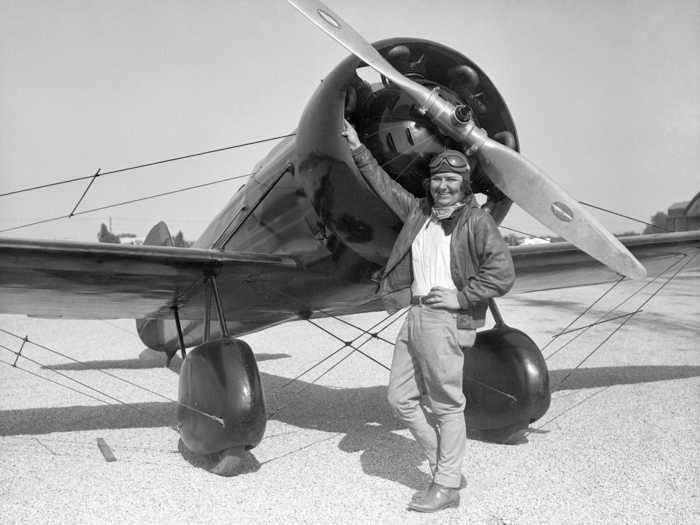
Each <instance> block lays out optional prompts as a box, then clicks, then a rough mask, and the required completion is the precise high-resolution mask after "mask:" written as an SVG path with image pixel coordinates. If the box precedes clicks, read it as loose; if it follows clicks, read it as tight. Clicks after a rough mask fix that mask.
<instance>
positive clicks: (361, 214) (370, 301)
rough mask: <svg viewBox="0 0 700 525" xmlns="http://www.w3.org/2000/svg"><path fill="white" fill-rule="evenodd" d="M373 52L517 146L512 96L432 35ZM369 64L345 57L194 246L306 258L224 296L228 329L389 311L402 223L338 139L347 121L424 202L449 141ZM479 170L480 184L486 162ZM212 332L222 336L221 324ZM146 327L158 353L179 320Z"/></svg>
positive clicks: (191, 338) (192, 338) (499, 207)
mask: <svg viewBox="0 0 700 525" xmlns="http://www.w3.org/2000/svg"><path fill="white" fill-rule="evenodd" d="M375 46H376V47H377V48H378V49H379V50H380V52H382V53H385V54H386V55H387V56H389V57H392V56H393V57H394V61H395V63H396V65H397V67H399V68H404V70H405V69H406V68H408V69H409V70H410V71H408V73H410V74H412V75H413V76H414V78H418V79H419V80H420V81H421V82H423V83H424V84H425V85H429V86H431V87H434V88H436V89H441V90H442V91H441V95H442V96H449V97H451V98H452V99H455V98H456V99H458V100H460V101H461V102H464V103H467V104H471V105H472V106H473V108H474V111H475V114H477V115H479V118H480V120H481V122H480V124H481V125H482V126H483V127H484V128H485V129H486V130H487V131H488V132H489V133H490V134H492V135H498V134H499V133H505V134H506V135H507V138H508V139H509V140H510V141H511V142H512V144H510V145H511V147H514V148H517V138H516V134H515V128H514V125H513V122H512V119H511V118H510V114H509V112H508V110H507V108H506V106H505V103H504V102H503V99H502V98H501V97H500V94H499V93H498V91H497V90H496V89H495V87H494V86H493V84H492V83H491V81H490V80H489V79H488V77H487V76H486V75H485V74H484V73H483V72H482V71H481V70H480V69H479V68H478V67H477V66H476V65H475V64H474V63H473V62H471V61H470V60H468V59H467V58H466V57H464V56H463V55H461V54H459V53H457V52H456V51H454V50H451V49H449V48H447V47H444V46H441V45H439V44H436V43H434V42H429V41H424V40H417V39H391V40H385V41H382V42H378V43H377V44H375ZM397 50H398V52H397ZM396 57H398V58H396ZM416 64H420V65H418V66H417V65H416ZM362 67H363V64H361V63H360V62H359V60H358V59H356V58H354V57H348V58H347V59H346V60H344V61H343V62H342V63H340V64H339V65H338V66H337V67H336V68H335V69H334V70H333V71H332V72H331V73H330V74H329V75H328V76H327V77H326V78H325V79H324V81H323V82H322V83H321V85H320V86H319V87H318V88H317V90H316V92H315V93H314V94H313V96H312V97H311V99H310V101H309V102H308V104H307V106H306V109H305V111H304V113H303V115H302V117H301V120H300V123H299V127H298V129H297V131H296V134H295V136H292V137H288V138H286V139H284V140H283V141H282V142H281V143H280V144H278V145H277V146H276V147H275V148H274V149H273V150H272V151H270V153H269V154H268V155H267V156H266V157H265V158H264V159H263V160H262V161H261V162H259V163H258V165H257V166H256V167H255V168H254V171H253V174H252V175H251V177H250V179H249V180H248V182H247V183H246V184H245V186H243V187H242V188H240V189H239V190H238V191H237V193H235V194H234V195H233V196H232V198H231V199H230V201H229V202H228V204H227V205H226V206H225V207H224V209H223V210H221V211H220V212H219V213H218V214H217V216H216V217H215V218H214V220H213V221H212V223H211V224H210V225H209V226H208V227H207V228H206V229H205V231H204V232H203V234H202V235H201V236H200V238H199V239H198V240H197V241H196V243H195V247H198V248H214V249H218V250H223V251H230V252H240V251H245V252H259V253H265V254H285V255H289V256H292V257H294V258H295V259H296V260H297V261H298V262H299V265H300V272H299V279H292V280H285V281H283V282H282V281H279V280H275V279H274V278H273V277H272V278H269V279H268V278H262V277H260V276H258V277H257V278H256V279H255V282H253V280H251V282H249V283H246V288H245V290H243V289H242V291H241V294H240V295H239V296H236V297H232V296H229V297H223V298H222V300H223V301H225V302H226V303H227V310H229V311H231V309H232V307H233V309H234V310H235V311H236V312H237V313H238V315H236V316H235V318H229V319H226V321H227V327H228V329H229V332H230V333H231V334H240V333H244V332H249V331H253V330H257V329H260V328H263V327H265V326H269V325H271V324H274V323H278V322H281V321H285V320H289V319H294V318H299V317H306V316H308V315H311V313H312V312H313V313H314V315H339V314H347V313H352V312H361V311H369V310H377V309H380V308H381V304H380V301H379V299H378V297H377V296H376V295H375V294H376V290H377V279H378V277H379V273H380V271H381V268H382V266H383V265H384V264H385V263H386V260H387V259H388V257H389V253H390V251H391V248H392V246H393V243H394V240H395V238H396V235H397V234H398V232H399V231H400V229H401V227H402V223H401V221H400V219H399V218H398V217H397V216H396V215H395V214H394V213H393V212H392V211H391V210H390V209H389V208H388V207H387V206H386V205H385V204H384V202H383V201H382V200H381V199H380V198H379V197H378V195H377V194H376V193H375V192H374V191H373V190H372V189H371V188H370V187H369V186H368V184H367V183H366V182H365V180H364V179H363V178H362V176H361V175H360V173H359V171H358V170H357V168H356V167H355V165H354V162H353V160H352V156H351V152H350V150H349V148H348V146H347V144H346V142H345V139H344V138H343V137H342V136H341V134H340V131H341V130H342V125H343V118H344V117H345V118H348V119H349V120H351V121H353V122H354V123H355V124H356V126H357V127H358V130H359V131H360V133H361V137H362V138H363V140H364V141H365V143H366V144H367V146H368V147H369V148H370V149H371V150H372V151H373V153H374V154H375V155H376V156H377V158H378V159H379V160H380V162H382V163H383V165H384V168H385V169H386V171H387V172H388V173H389V174H390V175H391V176H393V177H394V178H395V179H396V180H398V181H399V182H401V183H402V184H403V185H404V187H406V188H407V189H408V190H409V191H411V192H413V193H414V194H415V195H416V197H422V196H423V195H422V193H421V192H422V191H423V190H422V185H421V184H420V180H421V178H422V177H423V176H424V174H425V173H426V166H425V165H426V164H427V160H428V159H429V158H430V156H431V155H432V154H434V153H435V152H437V151H440V150H441V149H442V148H444V147H446V146H451V144H450V143H449V139H446V138H445V137H442V136H441V135H440V134H439V132H438V131H437V129H436V128H434V126H432V125H431V123H430V122H429V121H427V120H426V119H424V118H421V116H420V115H419V112H418V111H417V109H416V108H413V107H412V106H411V105H410V102H408V101H406V100H405V98H403V97H401V96H400V95H399V94H398V92H397V91H396V90H395V89H393V88H392V86H391V85H385V84H382V83H379V84H370V83H368V82H366V81H364V80H362V79H361V78H360V77H359V76H358V70H359V69H361V68H362ZM464 68H466V69H467V72H466V73H465V71H464ZM397 131H398V133H397ZM475 175H476V176H477V179H478V176H479V169H478V167H477V170H476V173H475ZM482 179H483V177H482ZM474 184H475V186H476V188H475V189H476V190H477V191H479V189H481V191H483V192H485V193H488V188H487V182H484V181H483V180H481V181H479V180H475V181H474ZM480 185H481V186H480ZM494 202H496V207H495V210H494V211H495V213H496V215H497V216H499V218H501V219H502V217H503V216H504V215H505V213H506V212H507V210H508V207H509V206H510V201H508V200H507V199H504V198H502V196H501V197H500V198H499V199H494ZM252 296H254V298H252ZM263 296H264V297H265V299H264V300H262V301H261V300H260V297H263ZM251 305H255V306H254V307H253V306H251ZM210 328H211V335H212V336H215V335H216V334H217V333H218V323H217V322H216V319H213V320H212V321H211V323H210ZM184 331H185V336H186V343H187V344H188V345H191V344H197V343H200V342H201V341H202V339H203V335H204V330H203V323H202V320H190V321H188V322H186V323H185V327H184ZM139 332H140V334H141V337H142V339H143V340H144V342H145V343H146V344H147V345H149V346H151V347H154V348H158V349H166V347H167V348H171V347H172V346H173V345H174V344H175V343H176V331H175V326H174V323H173V322H170V321H162V320H152V321H140V322H139Z"/></svg>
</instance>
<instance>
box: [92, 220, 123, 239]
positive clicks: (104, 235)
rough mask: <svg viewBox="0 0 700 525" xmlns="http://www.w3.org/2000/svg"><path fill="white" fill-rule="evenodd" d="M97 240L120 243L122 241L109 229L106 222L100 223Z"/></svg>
mask: <svg viewBox="0 0 700 525" xmlns="http://www.w3.org/2000/svg"><path fill="white" fill-rule="evenodd" d="M97 240H98V241H99V242H109V243H112V244H119V243H120V242H121V241H120V240H119V237H117V236H116V235H114V234H113V233H112V232H111V231H109V230H108V229H107V226H106V225H105V223H104V222H103V223H102V224H101V225H100V231H99V232H98V233H97Z"/></svg>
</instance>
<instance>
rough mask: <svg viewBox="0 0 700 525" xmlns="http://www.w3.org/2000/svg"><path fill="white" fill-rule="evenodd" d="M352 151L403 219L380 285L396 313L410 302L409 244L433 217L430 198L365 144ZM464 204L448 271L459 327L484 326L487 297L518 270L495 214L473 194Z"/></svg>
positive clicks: (505, 289) (507, 286)
mask: <svg viewBox="0 0 700 525" xmlns="http://www.w3.org/2000/svg"><path fill="white" fill-rule="evenodd" d="M352 154H353V159H354V161H355V164H356V165H357V167H358V169H359V170H360V173H361V175H362V176H363V177H364V179H365V180H366V181H367V182H368V183H369V185H370V186H371V187H372V188H373V189H374V191H376V192H377V194H378V195H379V196H380V197H381V198H382V200H383V201H384V202H385V203H386V205H387V206H389V208H390V209H391V210H392V211H393V212H394V213H395V214H396V215H397V216H398V217H399V218H400V219H401V220H402V221H403V228H402V229H401V231H400V232H399V235H398V237H397V238H396V241H395V243H394V246H393V248H392V250H391V254H390V255H389V260H388V262H387V264H386V266H385V267H384V270H383V272H382V277H381V281H380V284H379V293H380V295H381V297H382V300H383V302H384V307H385V308H386V310H387V311H388V312H389V313H394V312H396V311H398V310H400V309H401V308H403V307H405V306H408V305H409V304H410V303H411V284H412V283H413V266H412V261H411V244H413V240H414V239H415V238H416V235H418V233H419V231H420V229H421V227H422V226H423V225H424V224H425V222H426V220H428V218H429V217H430V215H431V213H432V207H431V205H430V203H429V201H428V199H427V198H422V199H419V198H417V197H415V196H414V195H413V194H412V193H411V192H409V191H408V190H406V189H405V188H404V187H403V186H401V185H400V184H399V183H398V182H396V181H394V180H393V179H392V178H391V177H390V176H389V175H388V174H387V173H386V172H385V171H384V170H383V169H382V168H381V166H379V164H378V163H377V161H376V159H375V158H374V156H373V155H372V153H371V152H370V151H369V150H368V149H367V148H366V147H365V146H360V147H358V148H357V149H355V150H353V152H352ZM465 203H466V209H465V210H464V212H463V213H462V214H461V216H460V218H459V219H458V221H457V225H456V226H455V228H454V231H453V232H452V239H451V240H450V273H451V274H452V280H453V282H454V284H455V286H456V287H457V290H458V291H457V299H458V301H459V304H460V309H459V311H457V312H456V314H457V327H458V328H461V329H475V328H479V327H481V326H484V318H485V316H486V308H487V306H488V300H489V299H491V298H494V297H500V296H501V295H504V294H505V293H506V292H508V290H510V289H511V287H512V286H513V283H514V282H515V270H514V268H513V259H512V258H511V256H510V251H509V250H508V246H507V245H506V243H505V241H504V240H503V238H502V237H501V234H500V232H499V231H498V226H497V225H496V223H495V221H494V220H493V218H492V217H491V214H490V213H489V212H488V211H486V210H483V209H481V208H480V207H479V204H478V203H477V201H476V198H475V197H474V195H469V196H468V197H467V199H466V201H465Z"/></svg>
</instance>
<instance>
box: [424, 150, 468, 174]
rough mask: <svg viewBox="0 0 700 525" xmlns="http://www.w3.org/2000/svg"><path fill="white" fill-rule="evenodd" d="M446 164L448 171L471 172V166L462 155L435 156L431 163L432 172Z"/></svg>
mask: <svg viewBox="0 0 700 525" xmlns="http://www.w3.org/2000/svg"><path fill="white" fill-rule="evenodd" d="M444 164H447V165H446V166H445V167H446V168H447V170H448V171H458V172H460V173H462V172H466V171H469V165H468V164H467V162H466V161H465V160H464V157H462V156H460V155H449V154H448V155H441V154H438V155H435V157H433V159H432V160H431V161H430V164H429V166H430V171H432V172H435V171H436V170H437V169H439V168H441V167H442V166H443V165H444Z"/></svg>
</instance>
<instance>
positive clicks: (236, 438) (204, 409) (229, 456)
mask: <svg viewBox="0 0 700 525" xmlns="http://www.w3.org/2000/svg"><path fill="white" fill-rule="evenodd" d="M179 400H180V406H179V407H178V414H177V417H178V424H179V428H180V436H181V438H182V441H183V443H184V444H185V446H186V447H187V448H188V449H189V450H190V451H192V452H194V453H195V454H216V453H220V454H221V456H220V458H219V465H218V467H219V468H220V469H222V471H227V470H229V471H230V470H232V469H235V467H236V466H237V465H234V463H236V462H240V456H241V454H242V453H243V451H245V450H250V449H252V448H253V447H255V446H256V445H258V443H260V441H261V440H262V437H263V434H264V432H265V426H266V422H267V416H266V414H265V404H264V399H263V392H262V385H261V382H260V374H259V372H258V366H257V363H256V361H255V356H254V355H253V351H252V350H251V348H250V346H248V344H247V343H245V342H244V341H241V340H239V339H230V338H223V339H218V340H216V341H210V342H208V343H204V344H202V345H200V346H198V347H197V348H195V349H194V350H192V351H191V352H190V353H189V355H188V356H187V358H186V359H185V361H184V362H183V364H182V368H181V370H180V393H179ZM222 451H223V453H222ZM236 456H239V458H238V459H236ZM215 468H217V467H215ZM222 475H223V474H222Z"/></svg>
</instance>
